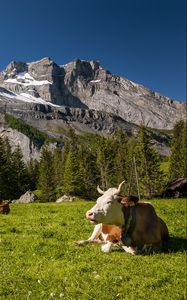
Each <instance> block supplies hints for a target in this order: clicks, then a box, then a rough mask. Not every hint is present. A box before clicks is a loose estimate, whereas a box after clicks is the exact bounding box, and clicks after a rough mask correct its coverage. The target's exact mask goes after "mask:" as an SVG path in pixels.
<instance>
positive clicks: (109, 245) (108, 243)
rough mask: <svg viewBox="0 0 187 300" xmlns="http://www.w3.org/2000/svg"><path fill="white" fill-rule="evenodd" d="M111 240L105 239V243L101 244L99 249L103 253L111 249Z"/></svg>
mask: <svg viewBox="0 0 187 300" xmlns="http://www.w3.org/2000/svg"><path fill="white" fill-rule="evenodd" d="M112 245H113V242H110V241H107V242H106V244H105V245H102V247H101V250H102V251H103V252H105V253H109V252H111V251H112Z"/></svg>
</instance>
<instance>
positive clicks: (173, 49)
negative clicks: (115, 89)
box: [0, 0, 186, 101]
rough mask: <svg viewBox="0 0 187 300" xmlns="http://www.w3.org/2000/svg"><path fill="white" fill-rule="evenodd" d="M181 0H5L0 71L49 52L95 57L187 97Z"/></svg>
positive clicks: (58, 57)
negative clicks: (7, 66) (9, 65)
mask: <svg viewBox="0 0 187 300" xmlns="http://www.w3.org/2000/svg"><path fill="white" fill-rule="evenodd" d="M185 6H186V1H185V0H131V1H129V0H115V1H114V0H113V1H111V0H94V1H92V0H53V1H49V0H48V1H47V0H46V1H44V0H32V1H31V0H30V1H28V0H9V1H5V0H4V1H1V8H0V32H1V46H0V70H3V69H4V68H5V67H6V65H7V64H8V63H9V62H10V61H12V60H17V61H26V62H30V61H34V60H38V59H41V58H43V57H46V56H48V57H51V58H52V59H53V60H54V61H55V62H56V63H57V64H65V63H67V62H69V61H71V60H74V59H76V58H80V59H85V60H93V59H94V60H99V61H100V63H101V65H102V66H103V67H104V68H106V69H108V70H109V71H111V72H112V73H114V74H117V75H121V76H123V77H125V78H128V79H130V80H133V81H135V82H137V83H141V84H143V85H144V86H146V87H148V88H150V89H152V90H154V91H157V92H160V93H161V94H162V95H165V96H168V97H171V98H172V99H176V100H181V101H185V99H186V40H185V39H186V26H185V25H186V15H185V12H186V7H185Z"/></svg>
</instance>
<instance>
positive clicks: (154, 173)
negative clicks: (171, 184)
mask: <svg viewBox="0 0 187 300" xmlns="http://www.w3.org/2000/svg"><path fill="white" fill-rule="evenodd" d="M136 163H137V171H138V177H139V185H140V193H141V194H142V195H145V196H149V197H150V198H151V197H152V195H154V194H158V193H159V192H160V190H161V188H162V186H163V183H164V176H163V173H162V171H161V170H160V165H159V155H158V153H157V152H156V150H154V149H153V148H152V147H151V146H150V139H149V138H148V136H147V135H146V132H145V129H144V127H141V128H140V130H139V136H138V144H137V147H136Z"/></svg>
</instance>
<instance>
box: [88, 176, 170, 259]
mask: <svg viewBox="0 0 187 300" xmlns="http://www.w3.org/2000/svg"><path fill="white" fill-rule="evenodd" d="M123 184H124V181H123V182H122V183H121V184H120V185H119V187H118V188H117V189H116V188H110V189H108V190H107V191H105V192H103V191H102V190H101V189H100V188H98V191H99V192H100V193H101V194H102V196H101V197H99V198H98V199H97V202H96V204H95V205H94V207H92V208H91V209H90V210H89V211H88V212H87V213H86V218H87V219H88V220H89V221H90V222H91V223H92V224H97V225H96V227H95V229H94V231H95V233H94V232H93V234H92V236H91V237H90V239H88V243H89V240H92V242H93V240H94V239H93V237H94V235H95V237H96V233H100V234H101V233H102V228H103V226H105V225H103V224H109V225H115V226H118V227H120V228H121V230H122V232H120V233H119V235H120V236H121V237H122V238H121V241H122V243H123V249H124V250H125V251H127V252H130V253H132V254H135V253H136V252H137V251H138V250H143V249H144V248H145V247H146V246H147V245H149V246H151V247H152V249H153V250H155V251H156V250H159V249H160V248H161V246H162V244H163V242H164V241H167V240H168V238H169V233H168V229H167V226H166V224H165V223H164V221H163V220H162V219H161V218H159V217H158V216H157V214H156V212H155V209H154V208H153V206H152V205H151V204H150V203H146V202H137V203H136V204H135V205H134V207H133V213H134V215H135V220H134V226H133V228H132V230H131V232H130V236H128V239H126V237H124V234H123V231H125V226H127V224H128V222H127V218H129V215H130V209H131V205H126V202H125V201H124V198H123V197H121V196H120V192H121V188H122V185H123ZM99 230H100V231H99ZM96 239H97V237H96ZM105 243H106V245H104V246H103V251H105V250H106V251H105V252H109V251H110V249H111V243H113V241H112V242H110V241H108V242H107V240H105ZM127 248H128V249H127ZM108 250H109V251H108Z"/></svg>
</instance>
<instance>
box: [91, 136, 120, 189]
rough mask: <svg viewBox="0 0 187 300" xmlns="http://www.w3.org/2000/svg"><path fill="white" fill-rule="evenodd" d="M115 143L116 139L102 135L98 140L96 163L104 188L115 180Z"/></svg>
mask: <svg viewBox="0 0 187 300" xmlns="http://www.w3.org/2000/svg"><path fill="white" fill-rule="evenodd" d="M115 145H116V142H115V140H114V139H111V138H105V137H100V138H98V142H97V150H96V164H97V167H98V169H99V172H100V185H101V188H102V189H103V190H105V189H107V188H109V187H110V186H111V185H113V183H114V182H115V180H116V179H115V177H116V172H115V170H116V166H115V159H114V157H115V152H116V151H115V150H116V148H115Z"/></svg>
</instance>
